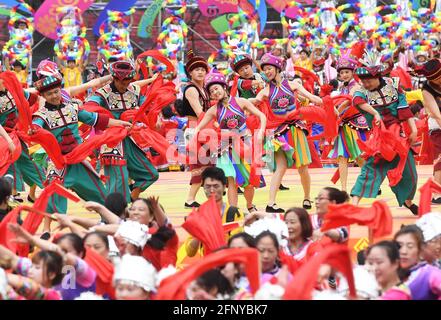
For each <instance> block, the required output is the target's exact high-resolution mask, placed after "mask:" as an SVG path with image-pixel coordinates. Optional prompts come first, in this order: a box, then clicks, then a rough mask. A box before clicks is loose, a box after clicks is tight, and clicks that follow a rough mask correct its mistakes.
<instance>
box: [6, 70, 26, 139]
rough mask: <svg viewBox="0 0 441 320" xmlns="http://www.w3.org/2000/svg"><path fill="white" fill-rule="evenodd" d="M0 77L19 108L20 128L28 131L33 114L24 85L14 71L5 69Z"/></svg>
mask: <svg viewBox="0 0 441 320" xmlns="http://www.w3.org/2000/svg"><path fill="white" fill-rule="evenodd" d="M0 79H2V80H3V85H4V86H5V88H6V90H7V91H9V93H10V94H11V95H12V97H13V98H14V101H15V103H16V105H17V109H18V126H19V128H20V130H24V131H28V129H29V126H30V124H31V122H32V114H31V112H30V108H29V102H28V101H27V100H26V98H25V96H24V93H23V87H22V86H21V84H20V82H19V81H18V79H17V76H16V75H15V73H14V72H12V71H5V72H2V73H0Z"/></svg>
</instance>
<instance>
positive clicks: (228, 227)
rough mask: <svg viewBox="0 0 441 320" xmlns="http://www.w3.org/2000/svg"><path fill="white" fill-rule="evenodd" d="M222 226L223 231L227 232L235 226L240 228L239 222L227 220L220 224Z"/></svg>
mask: <svg viewBox="0 0 441 320" xmlns="http://www.w3.org/2000/svg"><path fill="white" fill-rule="evenodd" d="M222 228H223V229H224V233H228V232H230V231H233V230H235V229H237V228H240V224H239V222H228V223H224V224H223V225H222Z"/></svg>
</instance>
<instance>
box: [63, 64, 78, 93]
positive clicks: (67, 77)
mask: <svg viewBox="0 0 441 320" xmlns="http://www.w3.org/2000/svg"><path fill="white" fill-rule="evenodd" d="M63 74H64V87H65V88H69V87H74V86H79V85H81V84H82V83H83V80H82V79H81V70H80V68H79V67H74V68H64V69H63Z"/></svg>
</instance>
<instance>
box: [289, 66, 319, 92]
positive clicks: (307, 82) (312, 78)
mask: <svg viewBox="0 0 441 320" xmlns="http://www.w3.org/2000/svg"><path fill="white" fill-rule="evenodd" d="M294 70H295V71H298V72H300V73H301V74H302V75H301V78H302V80H303V87H304V88H305V89H306V90H308V91H309V92H311V93H313V92H314V83H315V82H317V83H320V80H319V78H318V77H317V75H316V74H315V73H314V72H312V71H309V70H307V69H305V68H302V67H298V66H294Z"/></svg>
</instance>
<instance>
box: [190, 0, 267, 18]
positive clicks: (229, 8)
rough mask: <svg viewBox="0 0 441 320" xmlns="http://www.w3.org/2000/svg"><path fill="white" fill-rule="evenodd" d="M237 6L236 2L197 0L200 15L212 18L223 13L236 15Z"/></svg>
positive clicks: (235, 0)
mask: <svg viewBox="0 0 441 320" xmlns="http://www.w3.org/2000/svg"><path fill="white" fill-rule="evenodd" d="M262 1H263V0H262ZM238 4H239V1H238V0H198V7H199V10H200V11H201V13H202V15H203V16H206V17H213V18H214V17H217V16H219V15H223V14H224V13H237V8H238Z"/></svg>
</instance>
